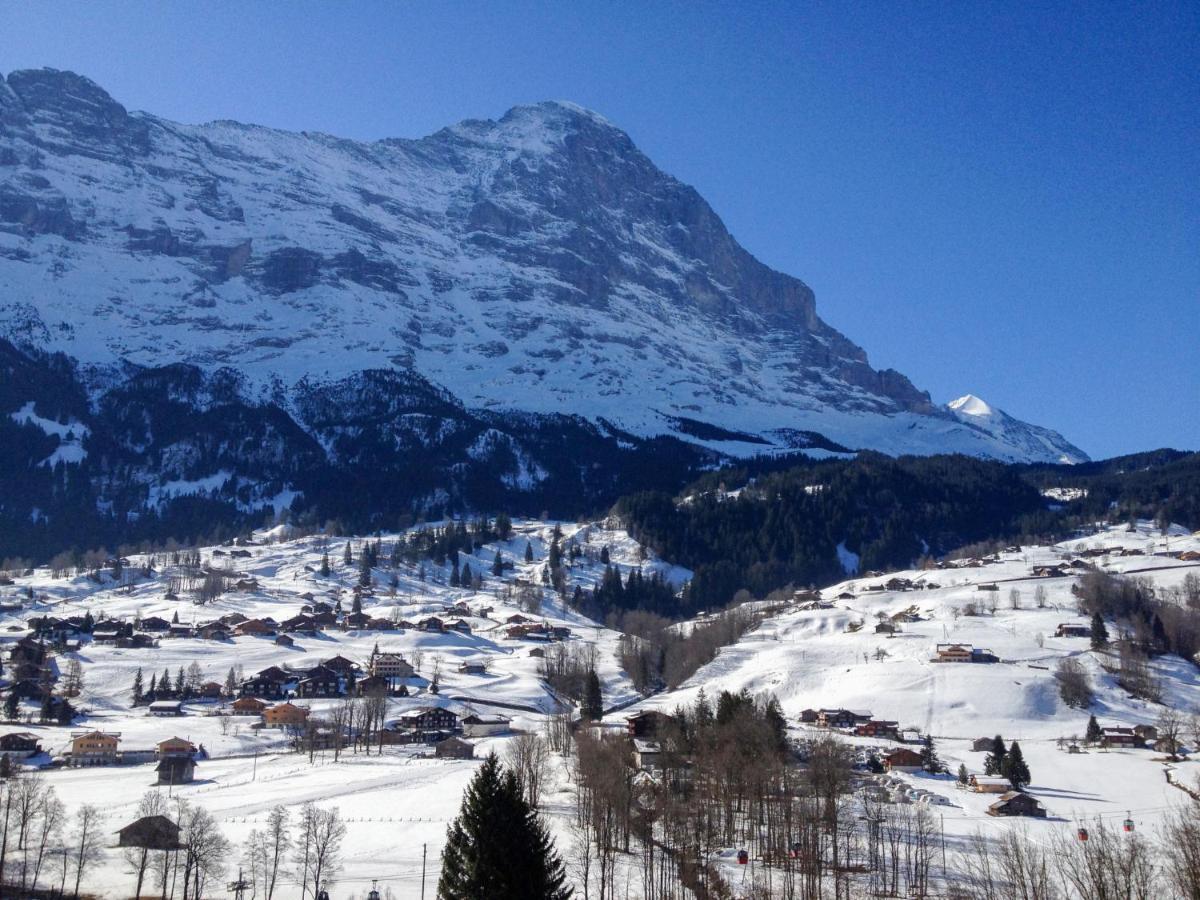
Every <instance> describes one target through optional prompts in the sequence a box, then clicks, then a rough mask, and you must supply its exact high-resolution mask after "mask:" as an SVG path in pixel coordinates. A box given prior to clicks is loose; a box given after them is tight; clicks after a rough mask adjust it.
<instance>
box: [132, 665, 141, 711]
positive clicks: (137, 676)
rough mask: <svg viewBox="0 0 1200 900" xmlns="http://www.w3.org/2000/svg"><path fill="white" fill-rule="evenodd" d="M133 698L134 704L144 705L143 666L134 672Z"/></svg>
mask: <svg viewBox="0 0 1200 900" xmlns="http://www.w3.org/2000/svg"><path fill="white" fill-rule="evenodd" d="M132 695H133V696H132V700H133V705H134V706H141V705H142V668H141V666H138V670H137V671H136V672H134V673H133V691H132Z"/></svg>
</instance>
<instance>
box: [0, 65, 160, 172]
mask: <svg viewBox="0 0 1200 900" xmlns="http://www.w3.org/2000/svg"><path fill="white" fill-rule="evenodd" d="M5 84H7V86H8V92H6V93H5V94H0V113H2V114H3V116H2V117H0V122H6V123H9V124H16V122H17V121H18V117H19V118H20V119H27V120H29V121H31V122H34V123H36V124H38V125H40V126H42V128H41V129H39V130H38V131H37V132H36V133H35V135H34V141H35V142H36V143H39V144H41V145H42V146H43V147H44V149H48V150H68V151H69V152H73V153H76V154H78V155H81V156H92V157H97V158H108V159H112V158H116V156H117V155H119V152H120V151H127V152H129V151H131V152H134V153H144V152H145V151H146V150H147V149H148V147H149V144H148V136H147V135H148V132H147V127H146V124H145V123H144V122H142V121H139V120H138V119H136V118H133V117H131V116H130V115H129V113H128V112H127V111H126V109H125V107H124V106H122V105H121V104H120V103H118V102H117V101H116V100H114V99H113V98H112V96H111V95H109V93H108V91H106V90H104V88H102V87H100V85H98V84H96V82H94V81H92V80H91V79H90V78H85V77H84V76H83V75H79V74H77V73H75V72H69V71H64V70H62V69H50V68H45V69H18V70H17V71H15V72H10V73H9V75H8V78H6V79H5ZM14 100H15V102H14ZM14 107H15V108H14Z"/></svg>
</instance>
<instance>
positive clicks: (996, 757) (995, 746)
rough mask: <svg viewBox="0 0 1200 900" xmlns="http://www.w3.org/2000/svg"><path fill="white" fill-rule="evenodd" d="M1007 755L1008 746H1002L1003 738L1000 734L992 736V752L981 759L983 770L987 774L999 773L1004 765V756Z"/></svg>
mask: <svg viewBox="0 0 1200 900" xmlns="http://www.w3.org/2000/svg"><path fill="white" fill-rule="evenodd" d="M1007 755H1008V748H1006V747H1005V746H1004V739H1003V738H1001V737H1000V735H996V736H995V737H994V738H992V752H991V753H989V754H988V755H987V759H985V760H984V761H983V771H984V772H986V773H987V774H988V775H999V774H1001V770H1002V769H1003V767H1004V757H1005V756H1007Z"/></svg>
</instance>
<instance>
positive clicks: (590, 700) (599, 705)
mask: <svg viewBox="0 0 1200 900" xmlns="http://www.w3.org/2000/svg"><path fill="white" fill-rule="evenodd" d="M581 712H582V713H583V717H584V718H585V719H586V720H588V721H589V722H599V721H600V720H601V719H602V718H603V717H604V699H603V697H602V696H601V694H600V677H599V676H598V675H597V674H596V670H595V669H592V670H591V671H589V672H588V674H587V680H586V681H585V682H584V686H583V709H582V710H581Z"/></svg>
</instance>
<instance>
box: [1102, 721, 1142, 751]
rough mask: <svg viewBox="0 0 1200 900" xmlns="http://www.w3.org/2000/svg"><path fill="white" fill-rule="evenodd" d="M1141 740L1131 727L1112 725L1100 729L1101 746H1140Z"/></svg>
mask: <svg viewBox="0 0 1200 900" xmlns="http://www.w3.org/2000/svg"><path fill="white" fill-rule="evenodd" d="M1142 745H1143V741H1142V739H1141V738H1140V737H1138V735H1137V733H1136V732H1135V731H1134V730H1133V729H1132V728H1124V727H1121V726H1113V727H1109V728H1101V729H1100V746H1102V747H1141V746H1142Z"/></svg>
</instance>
